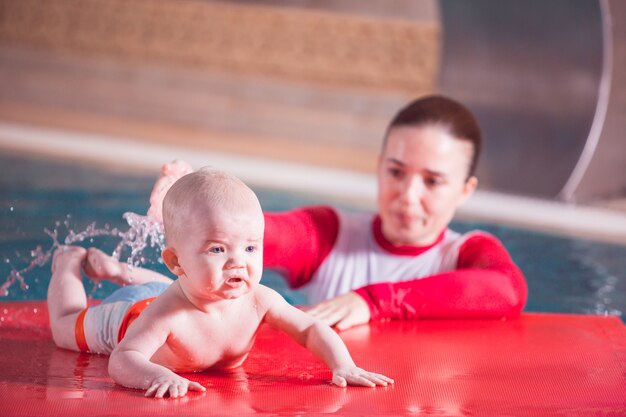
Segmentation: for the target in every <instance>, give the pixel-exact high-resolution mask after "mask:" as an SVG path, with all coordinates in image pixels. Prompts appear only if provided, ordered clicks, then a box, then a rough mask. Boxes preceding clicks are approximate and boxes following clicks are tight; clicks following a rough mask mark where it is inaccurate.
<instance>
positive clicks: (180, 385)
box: [146, 375, 206, 398]
mask: <svg viewBox="0 0 626 417" xmlns="http://www.w3.org/2000/svg"><path fill="white" fill-rule="evenodd" d="M187 391H200V392H204V391H206V388H204V387H203V386H202V385H200V384H199V383H197V382H193V381H190V380H188V379H186V378H183V377H182V376H179V375H175V376H170V375H166V376H160V377H158V378H156V379H155V380H154V381H152V384H151V385H150V388H148V390H147V391H146V397H154V398H163V397H164V396H165V394H169V396H170V398H178V397H184V396H185V395H187Z"/></svg>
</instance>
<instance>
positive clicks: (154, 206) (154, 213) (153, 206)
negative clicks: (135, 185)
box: [147, 160, 193, 223]
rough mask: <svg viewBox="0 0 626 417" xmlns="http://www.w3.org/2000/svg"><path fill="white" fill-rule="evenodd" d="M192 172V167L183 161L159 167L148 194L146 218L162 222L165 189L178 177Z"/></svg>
mask: <svg viewBox="0 0 626 417" xmlns="http://www.w3.org/2000/svg"><path fill="white" fill-rule="evenodd" d="M191 172H193V168H192V167H191V165H189V164H188V163H187V162H185V161H181V160H176V161H172V162H170V163H169V164H165V165H163V167H162V168H161V176H160V177H159V178H158V179H157V181H156V183H155V184H154V187H153V188H152V193H151V194H150V208H149V209H148V213H147V216H148V218H150V219H152V220H154V221H157V222H159V223H163V211H162V207H163V199H164V198H165V194H166V193H167V191H168V190H169V189H170V188H171V187H172V185H174V183H175V182H176V180H178V179H179V178H180V177H182V176H184V175H187V174H189V173H191Z"/></svg>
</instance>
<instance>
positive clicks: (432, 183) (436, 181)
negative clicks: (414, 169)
mask: <svg viewBox="0 0 626 417" xmlns="http://www.w3.org/2000/svg"><path fill="white" fill-rule="evenodd" d="M426 184H427V185H429V186H431V187H432V186H437V185H441V184H443V180H442V179H441V178H427V179H426Z"/></svg>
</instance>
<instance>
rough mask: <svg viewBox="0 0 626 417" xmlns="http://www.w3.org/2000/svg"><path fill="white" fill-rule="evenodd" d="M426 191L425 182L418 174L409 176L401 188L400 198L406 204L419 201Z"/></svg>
mask: <svg viewBox="0 0 626 417" xmlns="http://www.w3.org/2000/svg"><path fill="white" fill-rule="evenodd" d="M423 192H424V183H423V181H421V179H420V178H419V177H417V176H412V177H407V179H406V181H404V182H403V184H402V189H401V190H400V193H401V194H400V198H401V200H402V202H404V203H406V204H415V203H417V202H418V201H419V200H420V199H421V197H422V193H423Z"/></svg>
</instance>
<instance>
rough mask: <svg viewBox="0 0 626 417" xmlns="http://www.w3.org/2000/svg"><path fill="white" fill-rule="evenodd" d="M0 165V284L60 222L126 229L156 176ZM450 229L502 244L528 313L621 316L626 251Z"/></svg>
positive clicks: (40, 271)
mask: <svg viewBox="0 0 626 417" xmlns="http://www.w3.org/2000/svg"><path fill="white" fill-rule="evenodd" d="M0 164H1V166H2V167H3V175H2V177H1V178H0V213H2V214H1V216H0V259H2V260H3V262H2V264H1V266H0V284H2V283H3V282H4V281H5V279H6V277H7V276H8V275H9V273H10V271H11V270H12V269H13V268H15V269H21V268H23V267H24V266H25V265H27V264H28V262H29V260H30V258H31V256H30V252H31V250H33V249H35V248H36V247H37V246H41V247H42V248H43V249H47V248H49V247H50V246H51V244H52V239H51V238H50V237H49V236H48V234H46V232H44V229H48V230H50V231H52V230H54V229H55V228H56V229H58V230H59V234H60V236H61V237H63V236H64V233H65V227H64V225H63V223H67V224H68V225H69V227H70V228H71V229H74V230H76V231H81V230H84V229H85V228H86V227H87V226H88V225H89V224H90V223H93V222H94V221H95V222H96V225H97V226H98V227H104V225H108V226H109V227H111V228H114V227H118V228H120V229H124V228H127V227H128V226H127V224H126V222H125V221H124V220H123V218H122V215H123V213H124V212H128V211H131V212H135V213H140V214H143V213H145V212H146V210H147V208H148V196H149V193H150V190H151V188H152V185H153V182H154V175H141V174H135V173H133V174H129V173H127V172H124V171H123V170H121V169H115V168H109V169H105V168H102V167H99V166H89V165H87V164H85V163H80V164H79V163H67V162H58V161H52V160H48V159H43V158H38V157H33V156H23V155H17V154H9V153H3V154H0ZM254 188H255V191H256V192H257V193H258V195H259V199H260V201H261V204H262V206H263V207H264V209H265V210H268V211H278V210H286V209H290V208H294V207H298V206H302V205H306V204H319V203H320V201H319V199H314V198H313V197H308V196H306V195H303V194H297V193H288V192H283V191H280V192H278V191H274V190H270V189H265V188H258V187H254ZM343 207H344V208H346V209H350V208H353V207H350V206H346V205H345V204H344V205H343ZM452 228H453V229H454V230H457V231H460V232H463V231H466V230H471V229H474V228H480V229H482V230H486V231H488V232H490V233H493V234H494V235H496V236H497V237H499V238H500V239H501V240H502V241H503V243H504V244H505V246H506V247H507V248H508V250H509V251H510V253H511V256H512V257H513V259H514V260H515V261H516V263H517V264H518V265H519V266H520V268H521V269H522V271H523V272H524V274H525V276H526V279H527V282H528V287H529V298H528V303H527V306H526V309H525V311H533V312H563V313H583V314H611V315H619V316H621V318H622V320H624V313H623V312H626V246H622V245H618V244H609V243H603V242H598V241H592V240H585V239H579V238H567V237H560V236H555V235H549V234H543V233H537V232H531V231H527V230H522V229H517V228H511V227H504V226H498V225H492V224H485V223H468V222H455V223H453V225H452ZM116 243H117V239H116V238H109V237H97V238H94V239H93V242H92V241H87V242H85V243H84V244H85V245H96V246H98V247H101V248H103V249H104V250H107V251H109V252H110V251H112V250H113V248H114V247H115V245H116ZM146 257H147V260H148V266H150V267H152V268H155V269H157V270H159V271H162V272H165V271H166V269H165V267H164V266H163V265H162V264H160V263H158V254H157V251H156V250H151V251H150V250H148V251H147V252H146ZM49 270H50V265H49V264H47V265H45V266H43V267H38V268H35V269H34V270H33V271H31V272H29V273H28V274H26V275H25V277H24V279H25V283H26V284H27V285H28V289H21V288H20V285H19V283H16V284H14V285H12V286H11V287H10V289H9V294H8V296H4V297H0V301H9V300H40V299H45V297H46V290H47V285H48V280H49V275H50V272H49ZM85 282H86V284H87V285H91V284H89V281H85ZM263 282H264V283H265V284H266V285H269V286H271V287H273V288H275V289H277V290H278V291H279V292H281V293H282V294H283V295H284V296H285V298H286V299H287V300H288V301H290V302H291V303H294V304H303V303H304V302H305V298H304V296H303V295H302V294H301V293H300V292H298V291H294V290H291V289H289V288H287V287H286V285H285V284H284V282H283V281H282V280H281V279H280V277H279V276H278V275H277V274H275V273H272V271H265V273H264V275H263ZM88 288H89V287H88ZM114 288H115V286H114V285H113V284H110V283H108V282H105V283H103V284H102V285H101V286H100V287H99V288H94V291H93V292H92V296H93V297H94V298H102V297H104V296H106V295H108V294H109V293H110V292H111V291H112V290H113V289H114Z"/></svg>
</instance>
